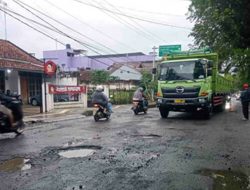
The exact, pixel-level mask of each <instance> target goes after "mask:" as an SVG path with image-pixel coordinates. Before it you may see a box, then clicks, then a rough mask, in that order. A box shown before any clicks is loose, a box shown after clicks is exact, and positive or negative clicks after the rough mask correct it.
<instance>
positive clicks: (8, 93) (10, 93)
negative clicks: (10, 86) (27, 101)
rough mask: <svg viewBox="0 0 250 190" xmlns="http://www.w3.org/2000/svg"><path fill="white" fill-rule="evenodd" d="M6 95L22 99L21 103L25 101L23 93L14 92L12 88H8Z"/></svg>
mask: <svg viewBox="0 0 250 190" xmlns="http://www.w3.org/2000/svg"><path fill="white" fill-rule="evenodd" d="M5 95H6V96H8V97H12V98H15V99H16V100H18V101H20V102H21V103H22V102H23V101H22V97H21V95H20V94H17V93H16V92H13V93H12V92H11V91H10V90H7V91H6V94H5Z"/></svg>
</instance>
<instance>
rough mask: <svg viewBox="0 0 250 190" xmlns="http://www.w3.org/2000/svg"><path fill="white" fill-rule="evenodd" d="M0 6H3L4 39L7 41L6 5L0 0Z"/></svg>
mask: <svg viewBox="0 0 250 190" xmlns="http://www.w3.org/2000/svg"><path fill="white" fill-rule="evenodd" d="M0 5H2V6H3V12H4V39H5V40H7V22H6V7H7V3H6V2H5V1H3V0H0Z"/></svg>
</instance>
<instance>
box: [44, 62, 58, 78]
mask: <svg viewBox="0 0 250 190" xmlns="http://www.w3.org/2000/svg"><path fill="white" fill-rule="evenodd" d="M56 69H57V66H56V64H55V63H54V62H53V61H47V62H46V63H45V64H44V73H45V74H47V75H54V74H55V73H56Z"/></svg>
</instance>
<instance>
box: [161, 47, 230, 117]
mask: <svg viewBox="0 0 250 190" xmlns="http://www.w3.org/2000/svg"><path fill="white" fill-rule="evenodd" d="M233 87H234V86H233V81H232V80H229V79H226V78H225V77H224V76H222V75H221V74H219V73H218V55H217V54H216V53H190V52H188V53H186V54H185V53H181V54H176V55H171V56H168V58H167V60H166V61H163V62H161V64H159V66H158V91H157V106H158V108H159V111H160V114H161V117H162V118H167V117H168V114H169V112H170V111H180V112H200V113H202V115H203V116H204V117H205V118H207V119H209V118H210V117H211V115H212V112H213V111H214V110H219V111H223V110H224V108H225V103H226V99H227V95H229V94H230V93H231V92H232V91H233Z"/></svg>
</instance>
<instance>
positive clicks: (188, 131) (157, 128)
mask: <svg viewBox="0 0 250 190" xmlns="http://www.w3.org/2000/svg"><path fill="white" fill-rule="evenodd" d="M238 106H239V105H238ZM237 110H238V111H234V112H229V111H226V112H223V113H216V114H214V116H213V117H212V119H211V120H202V119H200V118H199V116H197V114H196V115H191V114H184V113H170V116H169V118H168V119H166V120H164V119H161V118H160V114H159V111H158V110H157V109H156V108H152V109H150V110H149V111H148V114H146V115H143V114H142V115H138V116H135V115H133V113H132V112H131V110H130V109H129V106H122V107H121V108H120V109H119V110H115V113H114V114H113V115H112V118H111V120H110V121H100V122H94V119H93V118H92V117H86V118H78V119H75V120H68V121H59V122H55V123H53V122H52V123H47V124H43V123H42V124H34V125H30V126H27V128H26V131H25V132H24V134H23V135H20V136H17V137H15V136H14V134H4V135H1V136H0V144H1V145H0V178H1V185H0V189H4V190H5V189H22V190H23V189H25V190H26V189H27V190H37V189H66V190H76V189H88V190H93V189H105V190H106V189H110V190H111V189H112V190H113V189H136V190H144V189H162V190H163V189H164V190H165V189H170V190H172V189H178V190H179V189H180V190H186V189H187V190H198V189H201V190H203V189H208V190H209V189H215V190H217V189H230V190H231V189H232V190H238V189H244V190H247V189H250V184H249V181H250V177H249V176H250V152H249V150H250V123H249V121H248V122H246V121H241V113H240V107H237Z"/></svg>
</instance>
